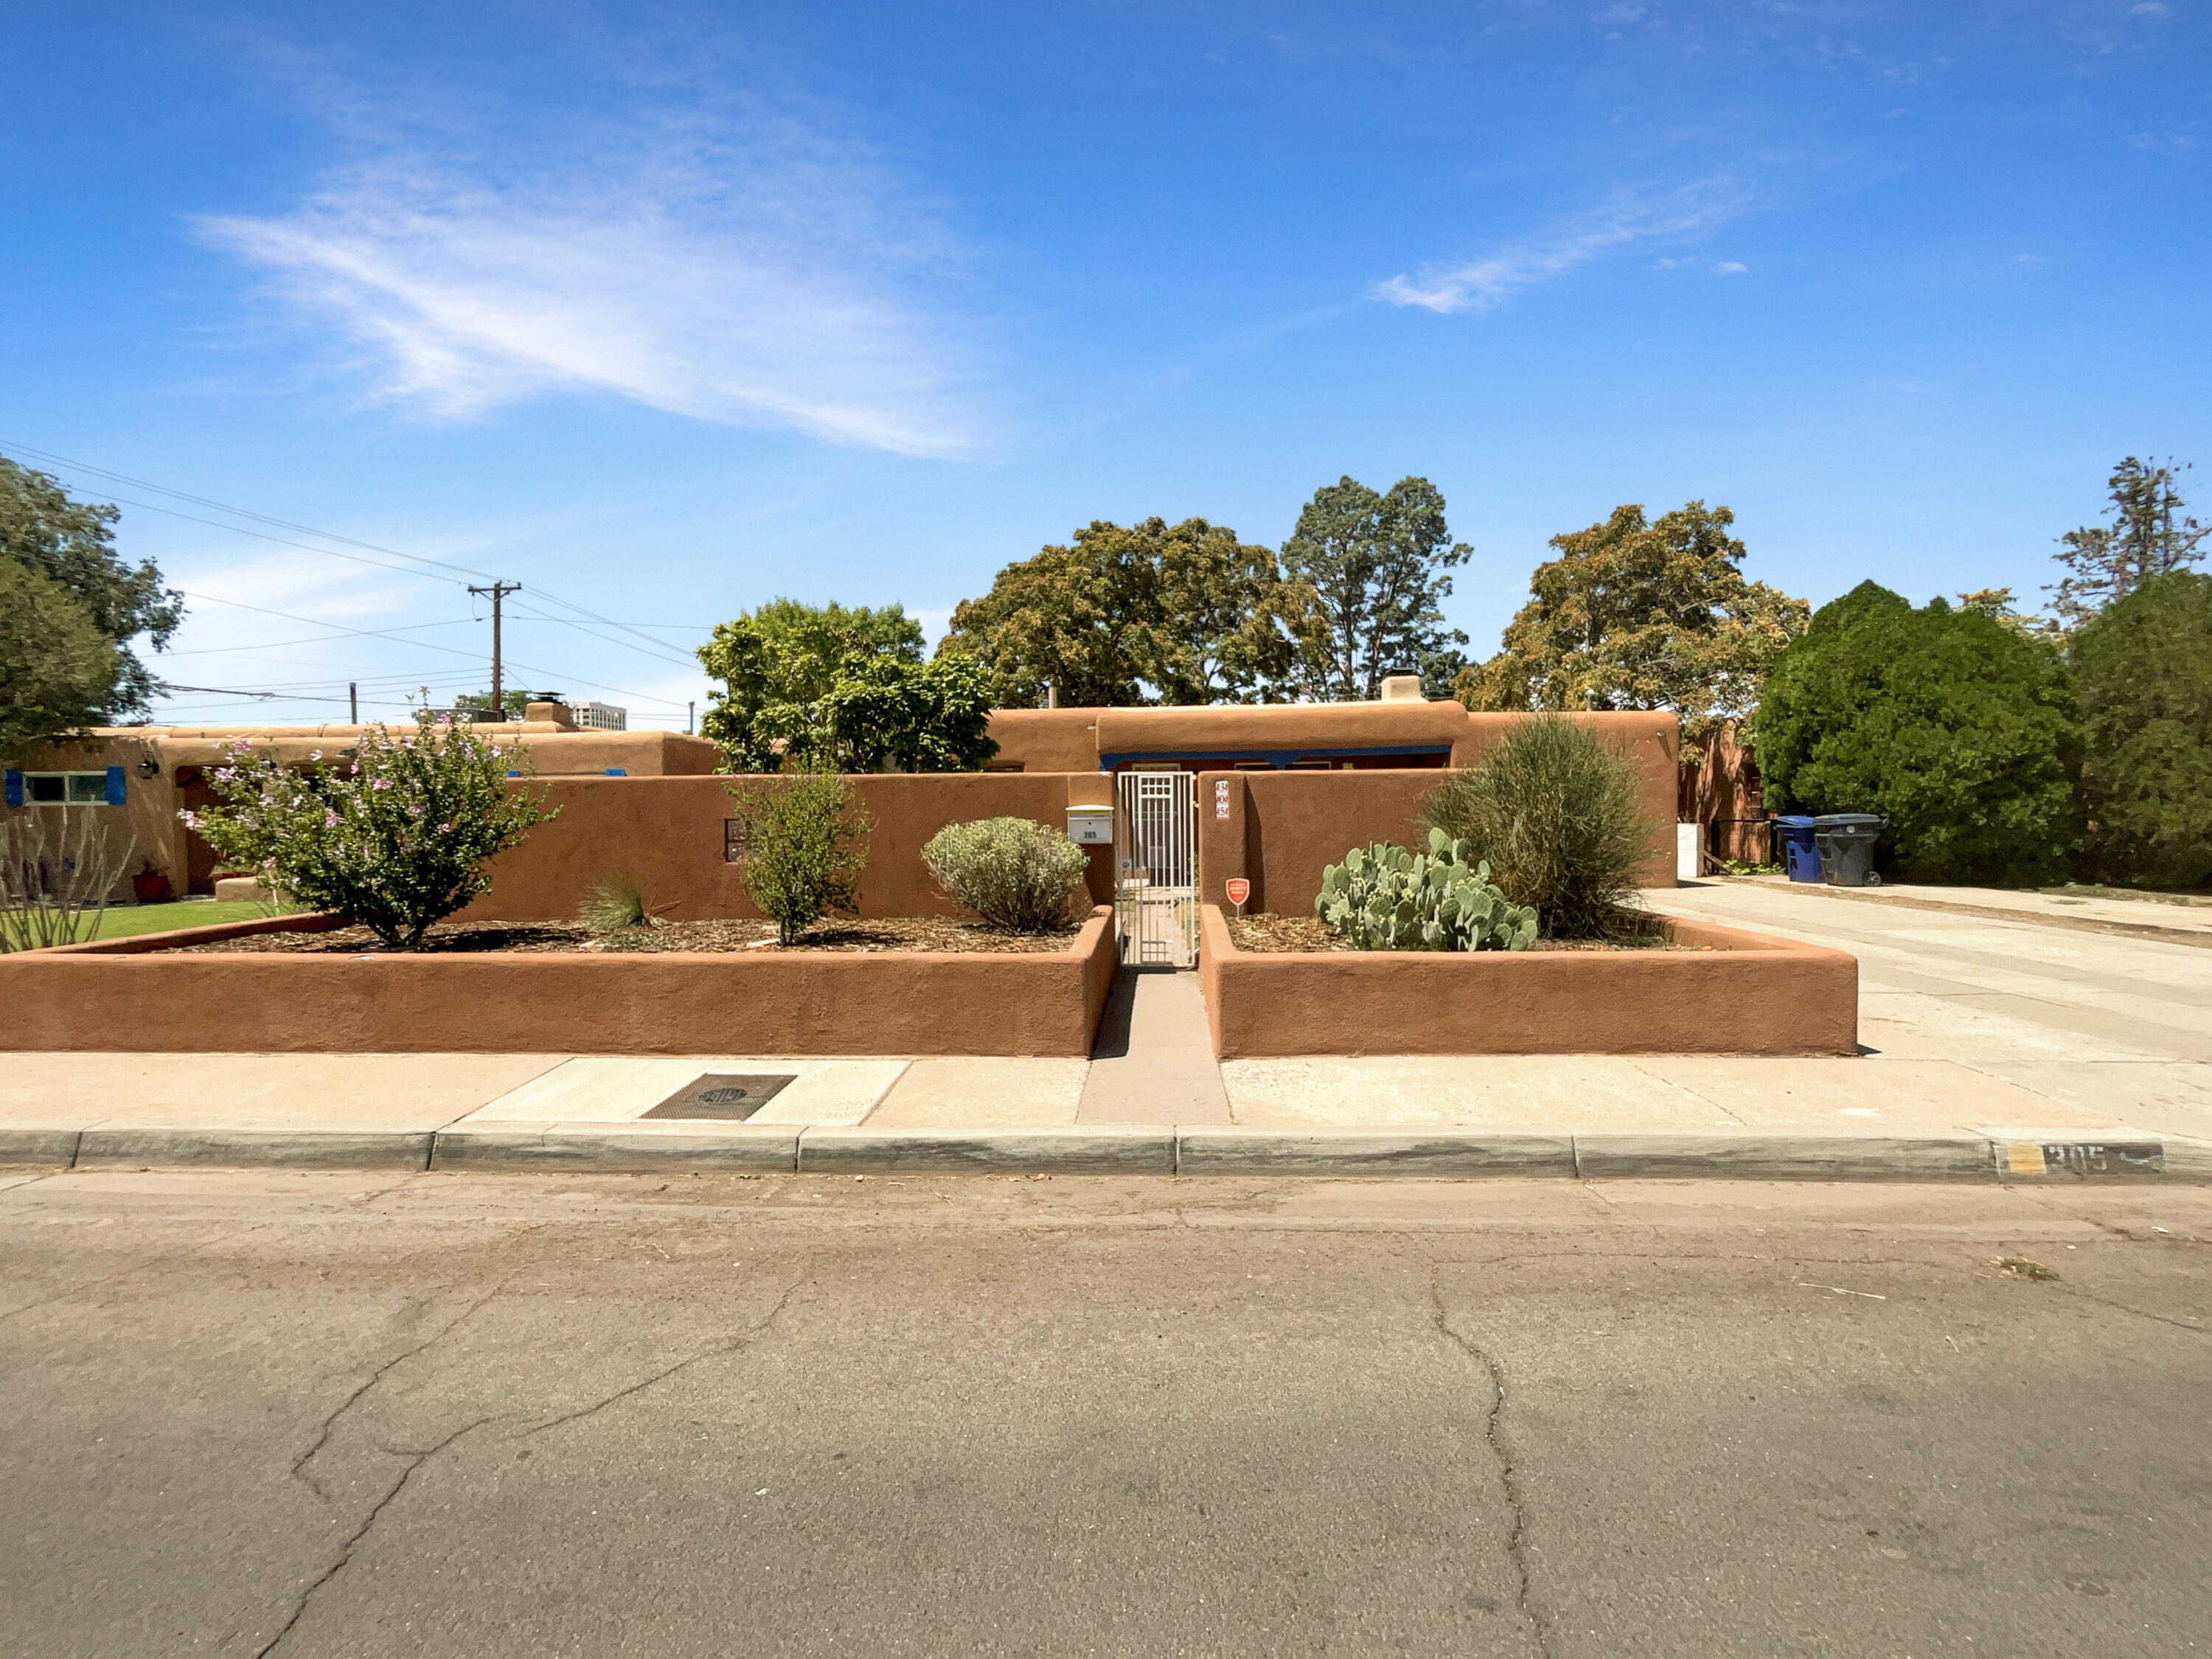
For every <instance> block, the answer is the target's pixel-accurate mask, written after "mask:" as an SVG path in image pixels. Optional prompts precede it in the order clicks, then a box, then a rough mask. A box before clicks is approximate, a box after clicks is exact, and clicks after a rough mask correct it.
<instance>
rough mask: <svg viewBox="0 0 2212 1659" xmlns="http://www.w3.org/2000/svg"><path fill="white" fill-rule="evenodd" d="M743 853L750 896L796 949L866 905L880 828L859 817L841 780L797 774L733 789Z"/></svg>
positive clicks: (813, 773)
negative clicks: (864, 889) (820, 928)
mask: <svg viewBox="0 0 2212 1659" xmlns="http://www.w3.org/2000/svg"><path fill="white" fill-rule="evenodd" d="M730 793H731V795H732V797H733V798H734V799H736V801H737V803H738V832H739V834H740V836H742V837H743V839H744V853H743V854H741V855H740V857H739V858H738V878H739V879H740V880H742V881H743V882H744V884H745V893H746V896H748V897H750V899H751V900H752V902H754V903H755V904H757V905H758V906H759V907H760V910H761V914H762V915H766V916H769V917H770V918H772V919H773V920H774V921H775V926H776V938H777V939H778V940H779V941H781V943H782V944H785V945H789V944H792V943H793V941H795V940H796V939H798V937H799V934H800V933H804V932H805V931H806V929H808V928H809V927H812V926H813V925H814V924H815V923H816V922H817V921H821V920H822V918H823V916H825V915H829V914H830V913H831V912H833V911H839V910H842V911H844V912H845V913H847V914H848V915H850V914H851V913H852V912H854V910H855V909H857V908H859V905H860V872H861V870H862V869H863V868H864V867H865V866H866V864H867V861H868V851H867V836H868V831H869V830H871V829H873V828H874V827H875V826H874V825H873V824H872V823H871V822H870V821H869V819H868V816H867V814H866V813H865V812H861V811H856V810H853V809H852V808H851V805H850V801H849V795H848V787H847V785H846V782H845V780H844V779H843V778H842V777H841V776H839V775H837V774H836V773H835V772H823V771H815V770H810V769H805V768H800V769H794V770H791V771H787V772H784V773H781V774H779V775H777V776H776V777H775V778H773V779H769V780H766V781H762V782H759V783H756V784H750V785H741V786H732V787H731V790H730Z"/></svg>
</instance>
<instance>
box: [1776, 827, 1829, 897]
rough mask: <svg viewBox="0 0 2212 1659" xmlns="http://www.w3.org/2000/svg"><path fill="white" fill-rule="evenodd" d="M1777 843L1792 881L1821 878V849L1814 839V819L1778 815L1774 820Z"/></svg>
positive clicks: (1784, 866)
mask: <svg viewBox="0 0 2212 1659" xmlns="http://www.w3.org/2000/svg"><path fill="white" fill-rule="evenodd" d="M1774 840H1775V844H1776V845H1777V846H1778V848H1780V849H1781V852H1782V866H1783V868H1784V869H1785V870H1787V871H1788V872H1790V880H1792V881H1818V880H1820V848H1819V846H1818V845H1816V844H1815V843H1814V840H1813V820H1812V819H1810V818H1808V817H1778V818H1777V819H1775V820H1774Z"/></svg>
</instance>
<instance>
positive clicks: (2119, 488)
mask: <svg viewBox="0 0 2212 1659" xmlns="http://www.w3.org/2000/svg"><path fill="white" fill-rule="evenodd" d="M2188 470H2189V469H2188V467H2187V466H2186V465H2183V466H2181V467H2179V468H2177V467H2175V466H2174V465H2173V464H2172V462H2171V461H2168V462H2167V463H2166V465H2163V466H2158V465H2153V464H2152V463H2150V462H2148V461H2141V460H2137V459H2136V458H2135V457H2134V456H2132V455H2130V456H2129V457H2128V458H2127V459H2125V460H2124V461H2122V462H2121V463H2120V464H2119V465H2118V466H2116V467H2114V468H2113V469H2112V477H2111V478H2109V479H2108V480H2107V481H2106V488H2107V489H2108V490H2109V492H2110V498H2111V501H2112V516H2111V519H2110V521H2109V522H2107V523H2105V524H2099V525H2084V526H2082V527H2081V528H2080V529H2079V530H2069V531H2068V532H2066V533H2065V534H2064V535H2063V536H2061V537H2060V538H2058V543H2059V550H2058V552H2057V554H2056V555H2055V557H2057V560H2058V562H2060V563H2061V564H2063V565H2064V566H2065V567H2066V574H2065V575H2064V576H2063V577H2062V578H2061V579H2060V580H2058V581H2057V583H2056V584H2055V585H2054V586H2052V587H2051V590H2050V592H2051V609H2052V610H2053V611H2057V613H2058V616H2059V619H2060V620H2061V621H2062V622H2063V623H2066V624H2067V625H2068V626H2069V627H2077V626H2079V625H2080V624H2081V623H2084V622H2087V620H2088V619H2089V618H2090V617H2093V616H2094V615H2096V613H2097V612H2098V611H2100V609H2102V608H2103V607H2104V606H2106V605H2110V604H2111V603H2112V601H2113V600H2115V599H2124V598H2125V597H2127V595H2128V594H2130V593H2131V592H2134V591H2135V590H2136V588H2138V587H2140V586H2142V585H2143V584H2144V583H2145V582H2147V581H2152V580H2156V579H2157V578H2158V577H2160V576H2163V575H2165V574H2166V573H2167V572H2168V571H2171V570H2180V569H2183V568H2186V567H2188V566H2190V565H2192V564H2194V563H2196V562H2197V561H2198V560H2199V559H2201V558H2203V556H2204V551H2203V548H2202V547H2201V546H2200V545H2199V544H2200V543H2201V542H2203V539H2204V538H2205V536H2206V535H2207V534H2208V533H2212V532H2208V530H2207V528H2206V526H2203V525H2200V524H2198V523H2197V520H2194V519H2191V518H2185V517H2184V516H2182V511H2181V509H2182V508H2183V507H2185V506H2186V505H2187V503H2186V502H2185V501H2183V500H2182V499H2181V492H2180V490H2179V489H2178V488H2177V482H2176V481H2177V479H2178V477H2179V474H2180V473H2182V472H2186V471H2188Z"/></svg>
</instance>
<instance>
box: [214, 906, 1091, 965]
mask: <svg viewBox="0 0 2212 1659" xmlns="http://www.w3.org/2000/svg"><path fill="white" fill-rule="evenodd" d="M1077 932H1078V930H1077V929H1075V928H1073V927H1071V928H1068V929H1067V930H1066V931H1065V932H1063V933H993V932H992V931H991V930H989V929H988V928H987V927H983V926H982V925H981V923H979V922H972V921H954V920H953V919H951V917H947V916H904V917H892V918H887V919H884V920H879V921H822V922H817V923H816V924H815V925H814V926H813V927H810V928H808V929H807V930H806V932H805V933H802V934H801V935H799V943H798V944H796V945H791V946H789V947H785V946H783V945H778V944H777V943H776V942H775V923H774V922H772V921H664V922H661V923H659V924H658V925H657V926H655V927H650V928H632V929H627V930H625V931H623V932H621V933H605V934H599V933H592V930H591V929H590V928H588V927H585V926H584V925H583V924H582V923H580V922H574V921H528V922H515V921H441V922H439V923H438V924H436V925H435V927H432V928H431V929H430V931H429V933H428V934H427V935H425V936H424V938H423V940H422V947H421V948H422V950H424V951H510V952H513V951H619V952H623V953H629V952H634V951H782V950H785V949H786V948H788V949H790V950H792V951H962V952H969V951H1014V952H1041V951H1065V950H1066V949H1068V948H1069V947H1070V946H1071V945H1073V944H1074V943H1075V937H1076V933H1077ZM182 948H183V949H185V950H187V951H285V952H289V953H295V954H304V955H343V956H359V955H362V953H363V952H365V951H381V950H383V949H384V948H385V947H384V946H383V945H380V944H379V943H378V942H377V939H376V935H375V934H374V933H370V932H369V931H368V928H366V927H337V928H333V929H332V930H331V931H330V932H329V933H250V934H247V935H246V937H244V938H242V939H217V940H216V941H214V942H213V943H211V944H208V945H185V946H184V947H182Z"/></svg>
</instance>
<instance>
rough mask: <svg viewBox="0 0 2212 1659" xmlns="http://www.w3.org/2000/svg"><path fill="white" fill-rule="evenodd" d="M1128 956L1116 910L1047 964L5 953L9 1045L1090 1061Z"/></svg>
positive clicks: (844, 958)
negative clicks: (1120, 942)
mask: <svg viewBox="0 0 2212 1659" xmlns="http://www.w3.org/2000/svg"><path fill="white" fill-rule="evenodd" d="M199 931H200V930H193V932H194V933H198V932H199ZM209 931H210V933H212V932H214V931H216V930H209ZM1114 959H1115V945H1114V922H1113V912H1112V911H1111V910H1110V909H1107V908H1100V909H1098V910H1096V911H1094V912H1093V913H1092V915H1091V920H1090V921H1088V922H1087V923H1086V924H1085V927H1084V929H1083V931H1082V933H1080V934H1079V935H1078V937H1077V939H1076V941H1075V943H1074V945H1073V946H1072V947H1071V948H1069V949H1068V950H1066V951H1059V952H1054V953H1053V954H1050V955H1034V956H1031V955H1014V954H1004V955H983V954H977V955H970V956H961V955H953V954H950V953H929V952H920V951H914V952H906V951H878V952H871V953H866V954H862V953H860V952H852V951H823V952H822V953H820V954H819V955H787V954H784V953H781V952H778V953H776V954H774V955H766V954H762V955H751V954H747V953H744V952H731V953H727V954H716V955H706V954H690V953H680V952H675V951H670V952H666V953H645V954H639V955H635V956H628V955H615V954H607V955H588V956H587V955H581V954H578V955H573V956H568V955H551V954H547V955H520V954H518V955H512V956H502V955H495V954H484V955H465V956H463V955H456V956H410V955H401V954H393V953H386V954H381V955H377V956H374V957H304V956H282V955H276V954H266V955H264V954H249V953H245V952H240V953H238V954H235V955H211V956H182V955H178V954H176V953H175V952H173V951H155V952H146V951H137V952H132V953H129V954H117V953H112V952H107V951H88V950H87V949H85V948H84V947H82V946H71V947H69V948H67V949H64V950H60V951H27V952H23V953H20V954H17V955H14V956H7V957H0V1007H4V1008H6V1009H7V1011H8V1018H6V1019H5V1020H4V1021H0V1049H5V1050H10V1051H16V1052H27V1051H39V1052H70V1051H96V1052H103V1053H126V1054H147V1053H161V1054H208V1053H252V1054H422V1053H463V1054H1006V1055H1062V1056H1068V1057H1076V1056H1082V1055H1087V1054H1089V1053H1090V1052H1091V1036H1092V1034H1093V1033H1094V1032H1095V1031H1096V1030H1097V1025H1098V1018H1099V1015H1100V1014H1101V1013H1102V1012H1103V1010H1104V1008H1105V1006H1106V994H1107V991H1108V988H1109V987H1110V985H1111V984H1112V982H1113V976H1114Z"/></svg>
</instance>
